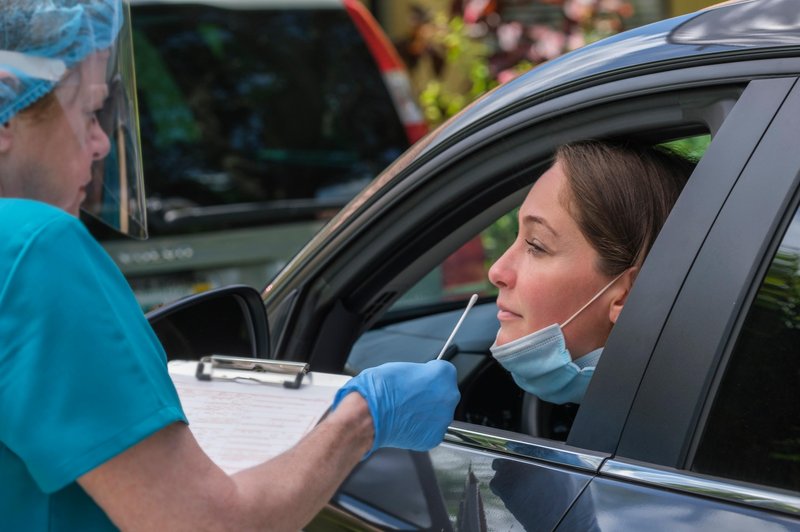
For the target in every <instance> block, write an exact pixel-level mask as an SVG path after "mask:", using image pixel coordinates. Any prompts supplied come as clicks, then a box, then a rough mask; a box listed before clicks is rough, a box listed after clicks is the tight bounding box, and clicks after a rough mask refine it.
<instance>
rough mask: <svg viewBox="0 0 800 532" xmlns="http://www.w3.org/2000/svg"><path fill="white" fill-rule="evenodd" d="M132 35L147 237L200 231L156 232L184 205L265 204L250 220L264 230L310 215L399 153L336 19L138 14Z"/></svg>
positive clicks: (395, 123)
mask: <svg viewBox="0 0 800 532" xmlns="http://www.w3.org/2000/svg"><path fill="white" fill-rule="evenodd" d="M134 26H135V35H134V45H135V51H136V55H137V57H136V63H137V75H138V77H139V79H138V83H139V87H140V89H139V106H140V114H141V132H142V141H143V157H144V165H145V176H146V178H147V180H148V191H147V192H148V197H149V198H150V205H149V206H150V209H149V214H150V226H151V234H153V235H158V234H164V233H170V232H176V231H178V232H186V231H187V230H202V229H203V226H204V223H203V220H202V217H196V219H194V220H192V221H191V223H190V224H177V226H176V225H175V224H174V223H173V224H168V223H166V222H169V221H173V222H174V219H175V213H176V212H180V210H179V209H181V208H186V207H209V206H221V205H233V204H241V203H253V202H259V203H260V202H276V203H274V204H265V205H263V206H262V208H260V209H259V210H258V211H259V213H258V216H260V217H262V219H263V220H262V221H271V219H270V214H269V212H270V209H271V208H272V209H273V215H272V218H273V219H276V221H278V220H280V221H283V220H285V219H286V218H292V217H294V218H295V219H296V218H302V217H307V218H314V217H320V216H324V215H325V214H326V212H325V211H324V209H325V208H327V207H337V206H341V205H342V204H344V203H345V202H346V201H347V200H349V199H350V198H351V197H352V196H353V195H354V194H355V193H356V192H357V191H358V190H360V188H361V187H363V186H364V184H365V183H366V182H368V181H369V180H370V179H371V178H373V177H374V176H375V175H377V174H378V173H379V172H380V171H381V170H382V169H383V168H384V167H385V166H387V165H388V164H389V163H390V162H391V161H392V160H394V159H395V158H396V157H397V156H398V155H399V154H400V153H401V152H402V151H403V150H404V149H405V148H406V147H407V146H408V139H407V137H406V135H405V131H404V129H403V126H402V124H401V123H400V120H399V119H398V117H397V115H396V113H395V112H394V107H393V105H392V102H391V99H390V96H389V94H388V92H387V90H386V87H385V86H384V84H383V81H382V78H381V74H380V72H379V71H378V68H377V66H376V65H375V62H374V59H373V58H372V57H371V56H370V54H369V52H368V50H367V48H366V46H365V44H364V41H363V38H362V37H361V36H360V35H359V34H358V32H357V30H356V28H355V26H354V25H353V23H352V21H350V20H349V19H348V17H347V14H346V12H345V11H344V10H343V9H281V10H277V9H270V10H261V11H257V10H250V11H248V10H228V9H218V8H212V7H204V6H197V5H191V6H190V5H187V6H178V5H169V6H163V5H161V6H160V5H145V6H139V7H138V8H137V10H136V17H135V22H134ZM194 212H198V211H197V210H195V211H194ZM199 212H202V209H201V210H200V211H199ZM170 213H173V214H172V218H171V216H170ZM253 221H254V220H253V219H252V216H251V217H249V218H247V219H242V217H236V216H233V217H228V219H227V220H220V218H219V217H215V218H214V220H213V224H214V225H213V227H214V228H215V229H220V228H222V227H225V226H228V227H232V226H237V225H245V224H252V223H253Z"/></svg>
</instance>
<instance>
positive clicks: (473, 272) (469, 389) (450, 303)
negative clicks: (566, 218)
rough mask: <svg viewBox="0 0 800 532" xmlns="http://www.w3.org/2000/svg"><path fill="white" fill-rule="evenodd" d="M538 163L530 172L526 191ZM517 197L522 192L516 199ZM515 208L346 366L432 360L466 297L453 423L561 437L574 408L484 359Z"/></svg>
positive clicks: (684, 146) (443, 268) (400, 304)
mask: <svg viewBox="0 0 800 532" xmlns="http://www.w3.org/2000/svg"><path fill="white" fill-rule="evenodd" d="M710 142H711V135H710V134H709V133H707V132H700V133H699V134H695V135H690V136H686V137H680V138H673V139H669V140H667V141H665V142H661V143H659V144H660V145H661V146H664V147H666V148H668V149H670V150H672V151H674V152H676V153H679V154H681V155H683V156H684V157H686V158H687V159H690V160H693V161H697V160H699V159H700V158H701V157H702V155H703V153H704V152H705V150H706V149H707V148H708V145H709V144H710ZM540 172H541V169H540V168H537V169H532V170H531V171H530V173H529V176H530V177H529V182H528V185H527V186H525V187H524V188H523V189H522V191H523V192H525V193H526V192H527V190H528V189H529V188H530V185H531V184H532V183H533V182H534V181H535V179H536V177H537V176H538V174H539V173H540ZM523 197H524V196H523ZM518 213H519V207H518V206H516V207H514V208H513V209H512V210H510V211H509V212H507V213H505V214H503V215H502V216H500V217H499V218H498V219H497V220H495V221H494V222H493V223H492V224H490V225H489V226H488V227H486V228H485V229H483V230H482V231H480V232H479V233H478V234H477V235H475V236H474V237H472V238H470V239H469V240H467V242H466V243H465V244H463V245H462V246H461V247H459V248H458V249H457V250H456V251H454V252H453V253H451V254H450V255H448V256H447V257H446V258H445V259H444V260H443V261H442V262H441V263H440V264H438V265H436V266H435V267H434V268H433V269H431V270H430V271H429V272H428V273H427V274H425V275H424V276H423V277H422V278H421V279H420V280H419V281H418V282H417V283H416V284H414V285H413V286H412V287H411V288H410V289H408V291H407V292H405V293H404V294H403V295H401V296H400V297H399V298H398V299H397V300H396V302H395V303H394V304H393V305H392V306H391V307H390V308H389V309H388V310H387V311H386V313H385V314H384V315H383V317H382V318H380V319H379V320H378V321H377V322H376V324H375V326H373V327H372V328H371V329H370V330H368V331H366V332H364V333H363V334H362V335H361V336H360V337H359V338H358V340H357V341H356V342H355V344H354V346H353V349H352V350H351V352H350V354H349V356H348V359H347V363H346V366H345V371H346V372H348V373H351V374H356V373H358V372H359V371H361V370H363V369H366V368H368V367H372V366H375V365H378V364H382V363H386V362H394V361H411V362H424V361H427V360H431V359H433V358H435V357H436V355H437V354H438V352H439V350H440V349H441V348H442V346H443V344H444V342H445V340H446V338H447V336H448V335H449V334H450V332H451V330H452V328H453V326H454V325H455V323H456V322H457V320H458V318H459V317H460V315H461V313H462V312H463V308H464V306H465V305H466V303H467V300H468V299H469V298H470V296H471V295H472V294H473V293H474V294H478V295H479V300H478V304H477V305H476V306H475V307H474V308H473V309H472V310H471V312H470V313H469V314H468V316H467V318H466V320H465V322H464V324H463V325H462V328H461V329H460V330H459V332H458V334H457V335H456V338H455V342H454V345H453V346H451V348H450V349H449V350H448V352H447V353H446V355H445V357H446V358H447V359H449V360H451V361H452V362H453V364H455V365H456V367H457V369H458V371H459V380H460V386H461V388H462V396H463V400H462V403H461V404H460V405H459V408H458V410H457V411H456V420H459V421H465V422H467V423H472V424H477V425H482V426H486V427H493V428H498V429H502V430H509V431H515V432H521V433H524V434H532V435H535V436H541V437H546V438H549V439H554V440H559V441H564V440H566V438H567V436H568V433H569V428H570V426H571V424H572V422H573V420H574V418H575V415H576V413H577V410H578V405H575V404H566V405H554V404H551V403H545V402H543V401H539V400H537V399H536V398H535V397H533V396H531V395H530V394H527V393H525V392H524V391H523V390H521V389H520V388H519V387H518V386H517V385H516V384H515V383H514V381H513V380H512V378H511V376H510V374H509V373H508V372H507V371H506V370H505V369H503V368H502V367H501V366H500V365H499V364H498V363H497V362H496V361H495V360H494V359H493V358H492V356H491V353H490V351H489V346H491V344H492V343H493V342H494V339H495V336H496V333H497V331H498V328H499V322H498V320H497V317H496V314H497V307H496V305H495V298H496V296H497V288H496V287H494V286H493V285H492V284H491V283H490V282H489V280H488V271H489V268H490V267H491V265H492V264H493V263H494V262H495V261H496V260H497V259H498V258H499V257H500V256H501V255H502V254H503V253H504V252H505V251H506V249H507V248H508V247H509V246H510V245H511V244H512V243H513V242H514V240H515V239H516V238H517V231H518Z"/></svg>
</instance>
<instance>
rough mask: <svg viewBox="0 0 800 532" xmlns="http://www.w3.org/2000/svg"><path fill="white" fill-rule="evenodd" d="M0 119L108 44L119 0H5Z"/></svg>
mask: <svg viewBox="0 0 800 532" xmlns="http://www.w3.org/2000/svg"><path fill="white" fill-rule="evenodd" d="M2 1H3V3H4V6H3V8H2V10H0V124H3V123H6V122H8V120H9V119H10V118H11V117H13V116H14V115H15V114H17V113H18V112H20V111H21V110H23V109H25V108H26V107H28V106H29V105H31V104H32V103H34V102H36V101H37V100H38V99H40V98H41V97H43V96H44V95H46V94H47V93H49V92H50V91H52V90H53V89H54V88H55V86H56V85H57V84H58V81H59V80H60V79H61V78H62V77H63V75H64V74H65V73H66V71H67V70H68V69H70V68H72V67H73V66H75V65H76V64H77V63H80V62H81V61H83V60H84V59H85V58H86V57H87V56H88V55H89V54H91V53H92V52H95V51H97V50H103V49H105V48H109V47H110V46H111V45H112V44H113V43H114V40H115V39H116V37H117V34H118V33H119V31H120V28H121V26H122V21H123V13H122V5H121V2H120V0H2Z"/></svg>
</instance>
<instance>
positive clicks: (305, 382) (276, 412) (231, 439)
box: [167, 355, 350, 474]
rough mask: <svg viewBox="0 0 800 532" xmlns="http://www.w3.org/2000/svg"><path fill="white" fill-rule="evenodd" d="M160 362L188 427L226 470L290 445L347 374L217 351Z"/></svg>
mask: <svg viewBox="0 0 800 532" xmlns="http://www.w3.org/2000/svg"><path fill="white" fill-rule="evenodd" d="M167 368H168V370H169V374H170V377H172V381H173V383H174V384H175V388H176V390H177V392H178V396H179V397H180V400H181V405H182V406H183V410H184V413H185V414H186V417H187V419H188V420H189V429H190V430H191V431H192V433H193V434H194V437H195V439H197V442H198V443H199V445H200V447H201V448H202V449H203V450H204V451H205V452H206V454H208V456H209V457H210V458H211V460H212V461H213V462H214V463H216V464H217V465H218V466H219V467H220V468H222V469H223V470H224V471H225V472H226V473H228V474H233V473H236V472H237V471H241V470H242V469H246V468H248V467H252V466H254V465H257V464H260V463H262V462H265V461H267V460H269V459H270V458H273V457H275V456H277V455H278V454H280V453H282V452H283V451H286V450H288V449H289V448H291V447H292V446H293V445H294V444H296V443H297V442H298V441H299V440H300V439H301V438H302V437H303V436H304V435H305V434H307V433H308V432H310V431H311V430H312V429H313V428H314V427H315V426H316V425H317V423H319V421H320V420H321V419H322V418H323V417H324V415H325V414H326V413H327V411H328V409H329V408H330V405H331V404H332V402H333V398H334V396H335V395H336V391H337V390H338V389H339V388H340V387H341V386H342V385H343V384H344V383H345V382H347V380H348V379H349V378H350V377H349V376H347V375H336V374H331V373H318V372H313V371H309V370H308V364H304V363H297V362H285V361H277V360H266V359H256V358H249V357H230V356H223V355H210V356H207V357H203V358H202V359H200V360H199V361H197V360H193V361H187V360H173V361H170V362H169V363H168V365H167Z"/></svg>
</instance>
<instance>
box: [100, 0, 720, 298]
mask: <svg viewBox="0 0 800 532" xmlns="http://www.w3.org/2000/svg"><path fill="white" fill-rule="evenodd" d="M131 2H132V15H133V16H132V22H133V41H134V52H135V57H136V77H137V85H138V89H137V96H138V101H139V122H140V129H141V138H142V159H143V166H144V173H145V182H146V183H145V185H146V190H147V197H148V202H147V216H148V224H149V229H150V238H149V239H148V240H146V241H132V240H128V239H124V238H120V237H119V235H116V234H114V233H112V232H110V231H106V230H104V228H103V226H102V225H101V224H98V223H96V222H95V221H93V220H92V219H89V218H87V219H86V220H85V221H86V223H87V225H89V227H90V229H91V230H92V231H93V233H94V234H95V236H97V238H98V239H99V240H100V241H101V242H102V243H103V245H104V247H105V248H106V250H107V251H108V252H109V254H110V255H111V257H112V258H113V259H114V260H115V262H116V263H117V265H118V266H119V267H120V269H121V270H122V272H123V273H124V274H125V276H126V278H127V279H128V281H129V283H130V284H131V287H132V288H133V290H134V293H135V294H136V296H137V298H138V300H139V303H140V305H141V306H142V308H143V309H144V310H151V309H153V308H155V307H158V306H159V305H162V304H163V303H166V302H170V301H173V300H175V299H178V298H180V297H183V296H186V295H190V294H195V293H198V292H202V291H205V290H208V289H212V288H216V287H220V286H225V285H231V284H246V285H250V286H253V287H255V288H257V289H262V288H263V287H264V286H266V285H267V283H268V282H269V281H270V280H271V279H272V278H273V277H274V276H275V275H276V274H277V272H279V271H280V270H281V269H282V268H283V267H285V266H286V264H288V262H289V261H290V260H291V258H292V257H293V256H294V255H295V254H296V253H297V252H298V250H300V249H301V248H302V246H303V245H305V244H306V243H307V242H308V241H309V239H311V238H312V237H313V236H314V235H315V234H316V233H317V232H318V231H319V230H320V229H321V228H322V227H323V226H324V224H325V223H326V222H327V221H328V220H330V219H331V218H332V217H333V216H335V215H336V213H337V212H339V210H340V209H341V208H342V207H343V206H344V205H346V204H347V202H349V201H350V200H351V199H352V198H353V197H354V196H355V195H356V194H358V193H359V191H361V190H362V189H363V188H364V186H366V185H367V184H368V183H369V182H370V181H371V180H372V179H374V178H375V177H376V176H377V175H378V174H380V173H381V172H382V171H383V170H384V169H385V168H386V167H387V166H389V165H390V164H391V163H392V162H393V161H394V160H395V159H397V157H399V156H400V155H401V154H402V153H403V152H404V151H405V150H407V149H408V148H409V147H410V146H411V145H412V144H414V143H415V142H416V141H417V140H419V139H420V138H422V137H423V136H425V135H426V134H428V133H429V132H431V131H433V130H434V129H435V128H436V127H437V126H438V125H439V124H441V123H442V122H444V121H445V120H447V119H448V118H449V117H451V116H453V115H455V114H456V113H458V112H459V111H460V110H462V109H463V108H464V107H466V106H467V105H469V104H470V102H472V101H474V100H475V99H476V98H478V97H480V96H481V95H482V94H485V93H486V92H487V91H489V90H491V89H493V88H494V87H497V86H498V85H500V84H502V83H505V82H508V81H509V80H511V79H514V78H515V77H517V76H520V75H523V74H524V73H525V72H527V71H529V70H531V69H533V68H535V67H536V66H537V65H539V64H541V63H543V62H546V61H549V60H551V59H553V58H555V57H558V56H560V55H562V54H565V53H567V52H569V51H571V50H574V49H576V48H579V47H581V46H584V45H586V44H588V43H591V42H593V41H597V40H599V39H602V38H604V37H608V36H611V35H614V34H616V33H619V32H621V31H624V30H627V29H631V28H634V27H637V26H640V25H643V24H648V23H652V22H656V21H659V20H662V19H664V18H667V17H670V16H677V15H680V14H683V13H687V12H691V11H694V10H697V9H699V8H702V7H706V6H708V5H710V4H711V3H712V2H710V1H709V0H460V1H455V0H363V1H361V0H303V1H299V0H251V1H248V2H230V1H228V0H197V1H196V2H195V3H193V2H187V1H186V0H157V1H154V0H131ZM515 224H516V220H515V216H514V213H511V214H510V215H509V216H508V217H506V218H504V219H501V220H499V221H498V222H497V223H496V224H495V225H494V226H492V227H489V228H487V230H486V231H484V233H483V234H482V235H481V236H480V237H479V238H476V239H475V240H474V241H471V242H469V243H467V244H466V245H465V246H464V248H463V249H461V250H459V251H458V252H457V253H455V254H454V255H453V257H451V258H450V259H448V260H447V261H445V263H444V264H443V265H442V266H441V267H440V268H437V270H436V271H433V272H431V274H430V275H429V276H428V277H426V279H425V280H424V281H423V282H422V283H421V284H420V286H419V287H418V288H417V289H415V290H412V293H410V294H408V297H409V298H412V299H413V298H415V297H425V298H432V299H434V300H441V299H447V298H448V297H451V296H455V297H457V296H458V294H460V293H463V292H464V291H479V292H480V293H482V294H484V293H486V294H488V293H490V292H491V290H492V287H491V286H490V285H489V284H488V283H487V281H486V273H485V272H486V269H487V267H488V265H489V264H491V262H492V261H494V260H495V259H496V257H497V254H498V253H499V252H500V251H501V250H503V249H505V247H506V246H507V244H508V243H507V242H506V241H505V240H504V239H507V238H509V236H510V235H513V234H514V233H515V231H516V230H515Z"/></svg>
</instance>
